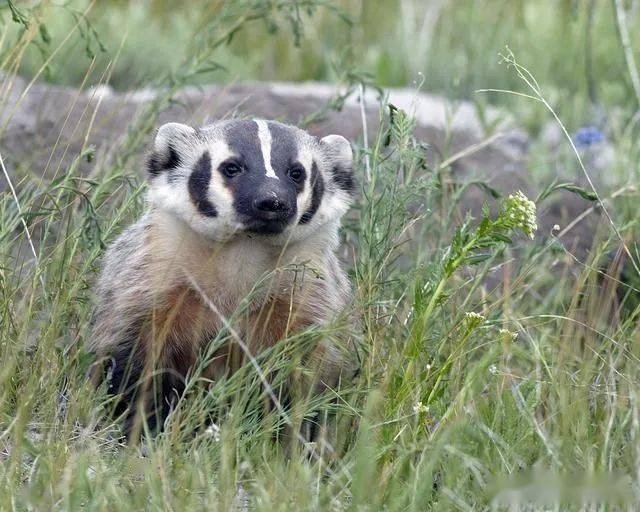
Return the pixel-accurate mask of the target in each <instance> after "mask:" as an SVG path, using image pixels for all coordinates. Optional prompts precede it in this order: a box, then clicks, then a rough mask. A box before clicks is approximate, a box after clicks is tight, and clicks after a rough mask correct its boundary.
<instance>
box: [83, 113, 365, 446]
mask: <svg viewBox="0 0 640 512" xmlns="http://www.w3.org/2000/svg"><path fill="white" fill-rule="evenodd" d="M352 163H353V155H352V149H351V145H350V143H349V142H348V141H347V140H346V139H345V138H344V137H342V136H339V135H329V136H326V137H324V138H318V137H314V136H312V135H310V134H308V133H307V132H305V131H304V130H302V129H299V128H296V127H294V126H289V125H285V124H281V123H279V122H275V121H267V120H262V119H254V120H251V119H232V120H226V121H219V122H215V123H214V124H211V125H208V126H205V127H202V128H192V127H190V126H187V125H184V124H180V123H168V124H165V125H163V126H162V127H160V128H159V130H158V131H157V134H156V137H155V141H154V143H153V149H152V151H151V154H150V157H149V159H148V166H147V180H148V192H147V209H146V213H144V214H143V216H142V217H141V218H140V220H139V221H138V222H136V223H135V224H133V225H132V226H130V227H129V228H127V229H126V230H125V231H124V232H123V233H122V234H121V235H120V236H119V237H118V238H117V239H116V240H115V241H114V242H113V244H112V245H111V246H110V247H109V248H108V249H107V251H106V254H105V256H104V260H103V268H102V271H101V273H100V276H99V278H98V284H97V293H96V295H97V304H96V307H95V309H94V315H93V319H92V324H93V328H92V334H91V337H90V340H89V350H90V352H92V353H93V354H95V355H96V356H97V360H98V362H101V366H100V368H101V370H100V371H94V372H93V375H94V378H96V379H97V381H98V383H104V386H105V387H106V388H108V392H109V393H110V394H111V395H112V396H113V397H117V400H116V401H117V404H118V405H117V407H116V412H117V413H118V415H119V416H121V417H124V418H125V431H126V432H127V433H129V434H130V433H131V431H132V430H133V427H134V425H135V426H137V429H138V431H139V425H140V424H141V422H142V420H144V421H146V424H147V425H148V426H149V428H150V429H152V430H158V429H161V428H162V423H163V421H164V420H165V419H166V418H167V416H168V415H169V414H170V412H171V411H172V408H173V407H174V406H175V404H176V400H178V399H179V398H180V397H181V395H182V394H183V392H184V390H185V382H186V380H187V379H188V377H189V375H190V372H191V371H192V370H193V369H194V367H195V365H196V364H197V363H198V361H199V358H200V357H201V356H202V354H203V353H204V352H206V350H207V347H208V346H209V344H210V343H211V340H213V339H214V338H216V336H217V335H218V334H219V333H221V330H228V331H230V332H232V333H233V335H234V336H230V337H229V339H228V342H226V344H225V346H224V347H223V348H220V349H218V350H217V352H216V353H215V357H213V358H211V360H210V361H209V363H208V364H207V365H206V368H205V370H204V375H203V376H204V377H205V378H206V379H207V380H208V381H209V382H210V381H215V380H216V379H219V378H222V377H223V376H225V375H227V374H228V372H230V371H234V369H237V366H238V364H240V363H241V362H242V360H243V358H245V359H246V357H252V356H255V355H256V354H259V353H260V352H261V351H263V350H265V349H267V348H269V347H273V346H274V345H275V344H276V343H278V342H279V341H280V340H282V339H286V338H287V337H288V336H290V335H291V334H292V333H295V332H298V331H300V330H302V329H306V328H313V327H314V326H319V327H322V326H326V325H328V324H329V323H331V322H332V321H333V320H334V319H335V318H337V317H339V316H340V315H343V314H344V313H345V311H346V310H347V309H348V307H349V304H350V301H351V288H350V283H349V281H348V279H347V276H346V273H345V271H344V270H343V268H342V266H341V263H340V261H339V258H338V257H337V254H336V251H337V248H338V246H339V237H338V230H339V227H340V219H341V217H342V216H343V215H344V214H345V213H346V212H347V210H348V208H349V206H350V204H351V202H352V198H353V195H354V187H355V185H354V175H353V165H352ZM300 266H303V267H304V268H308V269H310V270H311V271H309V272H302V273H301V272H298V271H294V270H295V269H299V268H300ZM265 281H266V285H264V286H259V287H256V284H257V283H260V282H265ZM241 306H242V307H243V308H244V309H243V314H242V315H235V316H234V313H235V312H236V311H237V310H238V308H240V307H241ZM231 318H235V319H236V320H235V321H234V323H233V326H231V323H230V319H231ZM234 338H235V340H234ZM236 342H237V343H240V344H241V346H242V347H243V348H244V352H242V354H241V355H242V357H241V358H240V363H239V362H238V358H237V357H234V353H236V355H237V351H236V352H234V351H233V350H232V346H233V345H234V343H236ZM351 343H352V342H351V341H349V340H348V339H347V340H346V341H345V342H344V344H341V343H337V342H336V340H335V339H332V340H329V339H324V338H321V339H320V340H319V341H317V343H315V345H314V346H313V348H312V349H310V350H309V352H308V353H307V354H306V355H305V357H304V359H303V360H304V364H305V366H306V367H307V368H308V369H309V370H310V371H308V372H305V374H309V375H312V376H313V377H309V378H308V379H307V380H308V381H309V382H308V383H307V388H308V390H309V392H310V393H311V394H314V393H321V392H323V390H326V389H328V388H331V389H333V388H335V387H336V386H337V385H338V384H339V383H340V382H341V380H342V379H345V378H346V377H347V376H350V375H353V372H354V361H353V358H352V357H350V355H352V353H351V352H352V350H351V349H352V348H353V347H352V346H351V345H350V344H351ZM345 347H346V350H345ZM95 375H98V376H99V377H95ZM154 379H155V381H154V382H153V383H152V382H151V381H152V380H154Z"/></svg>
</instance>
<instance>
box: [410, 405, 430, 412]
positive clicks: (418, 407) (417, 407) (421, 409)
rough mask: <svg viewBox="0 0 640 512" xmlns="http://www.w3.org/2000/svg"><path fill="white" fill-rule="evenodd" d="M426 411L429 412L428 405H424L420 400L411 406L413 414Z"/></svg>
mask: <svg viewBox="0 0 640 512" xmlns="http://www.w3.org/2000/svg"><path fill="white" fill-rule="evenodd" d="M426 412H429V406H428V405H424V404H423V403H422V402H418V403H417V404H416V405H414V406H413V413H414V414H420V413H426Z"/></svg>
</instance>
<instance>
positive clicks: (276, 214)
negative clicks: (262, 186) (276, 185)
mask: <svg viewBox="0 0 640 512" xmlns="http://www.w3.org/2000/svg"><path fill="white" fill-rule="evenodd" d="M252 207H253V212H254V215H255V216H256V217H258V218H263V219H265V220H285V221H286V220H287V219H288V218H289V215H290V213H291V205H290V204H288V203H287V201H286V200H284V199H282V198H280V197H278V195H277V194H276V193H275V192H273V191H270V192H268V193H266V194H260V195H258V196H257V197H256V198H255V199H254V200H253V204H252Z"/></svg>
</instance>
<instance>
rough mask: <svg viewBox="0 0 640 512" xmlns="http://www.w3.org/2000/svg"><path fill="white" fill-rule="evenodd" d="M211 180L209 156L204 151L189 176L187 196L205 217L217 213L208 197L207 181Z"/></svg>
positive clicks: (213, 215)
mask: <svg viewBox="0 0 640 512" xmlns="http://www.w3.org/2000/svg"><path fill="white" fill-rule="evenodd" d="M210 181H211V156H210V155H209V152H208V151H205V152H204V153H203V154H202V156H201V157H200V159H199V160H198V161H197V162H196V165H195V167H194V169H193V172H192V173H191V176H189V196H190V197H191V201H192V202H193V204H194V205H195V206H196V208H197V209H198V211H199V212H200V213H202V215H205V216H207V217H215V216H216V215H218V212H217V211H216V208H215V206H213V204H211V201H209V198H208V191H209V182H210Z"/></svg>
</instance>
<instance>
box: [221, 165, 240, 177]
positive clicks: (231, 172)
mask: <svg viewBox="0 0 640 512" xmlns="http://www.w3.org/2000/svg"><path fill="white" fill-rule="evenodd" d="M220 172H222V174H224V175H225V176H226V177H227V178H233V177H234V176H237V175H238V174H240V173H241V172H242V166H241V165H240V164H239V163H238V162H224V163H222V164H221V165H220Z"/></svg>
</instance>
